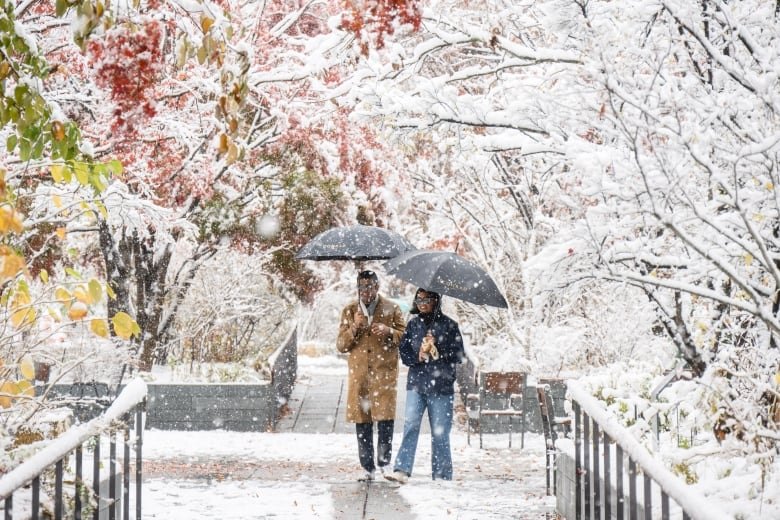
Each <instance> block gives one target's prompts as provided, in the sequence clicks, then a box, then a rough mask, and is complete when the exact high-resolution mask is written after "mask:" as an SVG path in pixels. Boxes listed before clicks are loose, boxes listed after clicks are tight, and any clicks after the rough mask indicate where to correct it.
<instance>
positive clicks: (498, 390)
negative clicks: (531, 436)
mask: <svg viewBox="0 0 780 520" xmlns="http://www.w3.org/2000/svg"><path fill="white" fill-rule="evenodd" d="M527 378H528V376H527V374H525V373H523V372H480V373H479V375H478V388H479V393H477V394H468V395H467V396H466V412H467V413H468V416H469V423H471V422H472V421H474V422H475V423H476V425H477V431H478V432H479V447H480V448H482V431H483V429H484V428H483V422H482V419H483V418H484V417H486V416H488V417H508V418H509V447H510V448H511V447H512V431H513V419H514V418H515V417H519V418H520V419H521V429H520V447H521V448H523V447H525V416H526V415H525V388H526V384H527ZM466 431H467V432H468V433H467V442H468V444H469V445H471V425H470V424H469V425H467V428H466Z"/></svg>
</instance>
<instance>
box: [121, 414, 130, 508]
mask: <svg viewBox="0 0 780 520" xmlns="http://www.w3.org/2000/svg"><path fill="white" fill-rule="evenodd" d="M123 430H124V443H123V444H124V451H123V454H122V520H130V414H128V415H127V416H125V425H124V428H123Z"/></svg>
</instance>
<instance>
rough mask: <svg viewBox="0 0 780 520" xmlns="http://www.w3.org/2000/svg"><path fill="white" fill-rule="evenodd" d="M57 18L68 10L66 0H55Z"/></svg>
mask: <svg viewBox="0 0 780 520" xmlns="http://www.w3.org/2000/svg"><path fill="white" fill-rule="evenodd" d="M54 6H55V11H56V13H57V16H60V17H61V16H62V15H64V14H65V12H66V11H67V10H68V2H67V1H66V0H57V2H56V3H55V4H54Z"/></svg>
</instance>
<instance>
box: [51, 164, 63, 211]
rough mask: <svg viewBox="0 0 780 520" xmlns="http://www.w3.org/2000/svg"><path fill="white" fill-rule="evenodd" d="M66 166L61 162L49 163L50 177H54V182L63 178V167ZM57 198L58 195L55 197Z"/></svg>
mask: <svg viewBox="0 0 780 520" xmlns="http://www.w3.org/2000/svg"><path fill="white" fill-rule="evenodd" d="M66 168H67V167H66V166H63V165H61V164H52V165H51V167H50V168H49V172H51V178H52V179H54V182H62V181H63V180H65V169H66ZM55 197H57V196H56V195H55ZM57 198H59V197H57ZM55 205H56V202H55ZM57 207H59V206H57Z"/></svg>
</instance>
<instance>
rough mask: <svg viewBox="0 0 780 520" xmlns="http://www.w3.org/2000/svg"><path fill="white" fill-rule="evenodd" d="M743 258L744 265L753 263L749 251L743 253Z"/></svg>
mask: <svg viewBox="0 0 780 520" xmlns="http://www.w3.org/2000/svg"><path fill="white" fill-rule="evenodd" d="M744 258H745V265H746V266H748V267H750V264H752V263H753V255H751V254H750V253H745V255H744Z"/></svg>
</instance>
